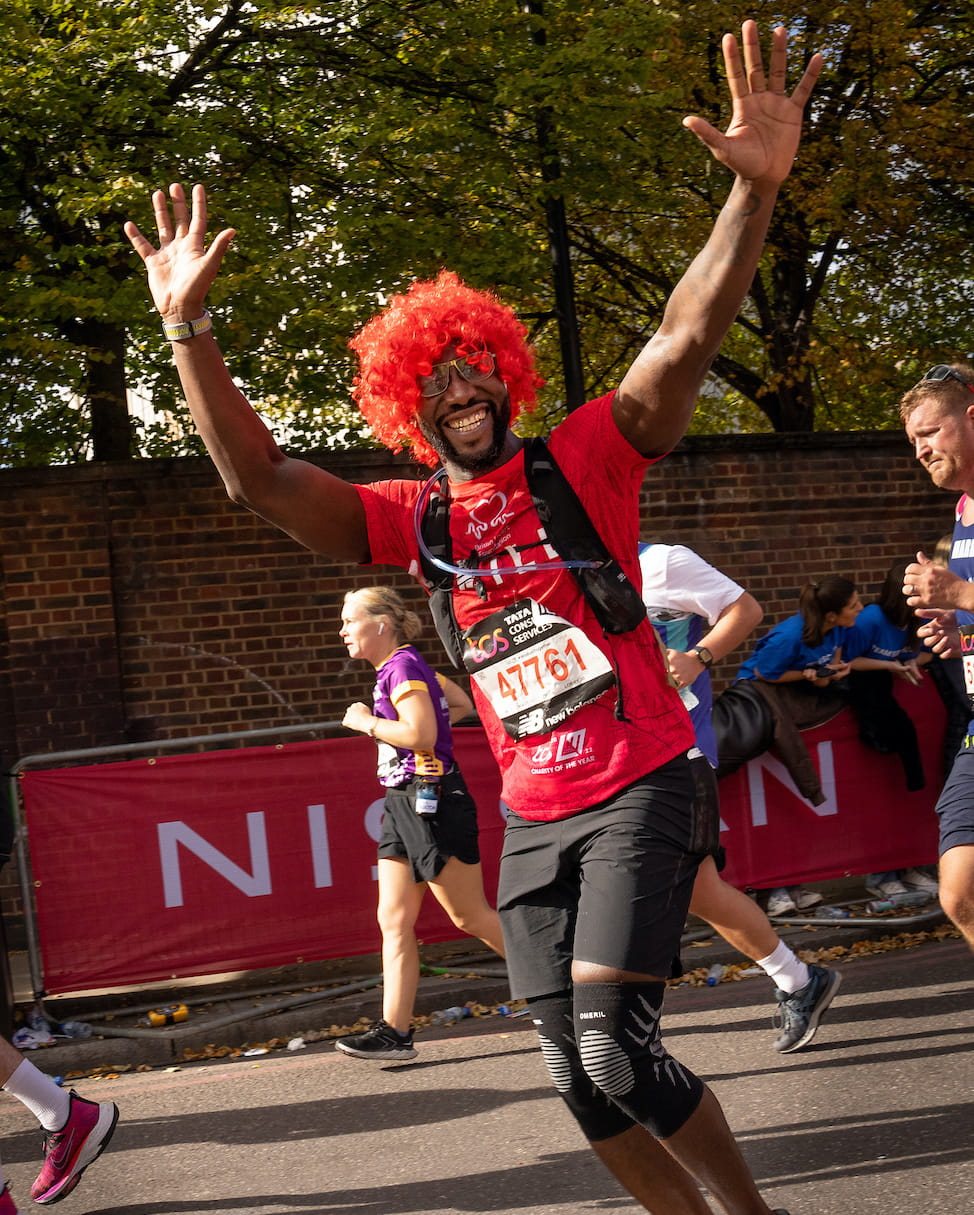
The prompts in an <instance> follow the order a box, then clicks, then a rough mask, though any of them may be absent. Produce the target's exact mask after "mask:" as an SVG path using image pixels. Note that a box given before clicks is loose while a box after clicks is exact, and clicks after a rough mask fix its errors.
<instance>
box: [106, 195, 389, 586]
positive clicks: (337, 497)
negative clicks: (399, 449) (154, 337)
mask: <svg viewBox="0 0 974 1215" xmlns="http://www.w3.org/2000/svg"><path fill="white" fill-rule="evenodd" d="M169 193H170V198H171V199H172V217H171V218H170V215H169V207H168V205H167V202H166V197H165V195H164V194H163V193H162V191H161V190H160V191H156V193H155V194H154V195H153V208H154V211H155V218H156V226H157V229H158V233H159V247H158V248H155V247H154V246H153V245H152V244H151V243H150V242H149V241H148V240H146V238H145V237H144V236H143V235H142V233H141V232H140V231H139V229H138V228H137V227H136V225H135V224H132V223H128V224H126V225H125V232H126V235H127V236H128V237H129V239H130V241H131V242H132V245H133V247H134V248H135V250H136V252H137V253H138V254H139V256H140V257H141V258H142V260H143V261H144V263H145V267H146V272H147V275H148V279H149V289H150V291H151V293H152V298H153V302H154V303H155V305H156V307H157V308H158V309H159V313H160V315H161V316H162V318H163V320H164V321H166V322H167V323H169V324H175V323H177V322H179V321H193V320H196V319H197V318H199V317H200V316H201V315H202V313H203V309H204V306H205V300H206V294H207V291H208V290H209V288H210V286H211V285H212V283H213V280H214V279H215V278H216V275H217V272H218V270H219V267H220V264H221V262H222V260H223V256H224V254H225V252H226V250H227V248H228V247H229V244H230V241H231V239H232V237H233V231H232V230H229V229H228V230H225V231H223V232H220V233H219V234H218V235H217V236H216V237H215V238H214V240H213V241H212V242H211V244H210V246H209V248H205V247H204V240H205V236H206V194H205V192H204V190H203V187H202V186H196V187H195V188H194V190H193V209H192V215H190V212H189V208H188V207H187V203H186V198H185V195H184V194H183V190H182V187H181V186H178V185H173V186H171V187H170V191H169ZM173 353H174V357H175V361H176V370H177V372H178V373H179V379H180V383H181V385H182V389H183V393H184V395H185V397H186V403H187V405H188V406H189V409H190V412H191V413H192V415H193V420H194V422H195V423H196V427H197V429H198V430H199V433H200V437H201V438H202V440H203V442H204V443H205V444H206V449H207V451H208V452H209V453H210V456H211V457H212V459H213V462H214V464H216V467H217V469H218V471H219V473H220V476H221V477H222V478H223V483H224V485H225V486H226V488H227V493H228V494H229V496H230V497H231V498H232V499H233V501H234V502H238V503H240V504H241V505H242V506H246V507H247V508H248V509H249V510H252V511H253V512H254V513H255V514H257V515H260V516H261V518H263V519H266V520H267V521H268V522H269V523H273V524H275V525H276V526H277V527H279V528H281V529H282V530H283V531H285V532H287V533H288V535H290V536H293V537H294V539H295V540H297V541H299V542H300V543H301V544H303V545H305V546H306V547H307V548H309V549H312V550H313V551H314V552H318V553H323V554H325V555H326V556H330V557H334V558H335V559H336V560H339V561H349V562H364V561H367V560H368V559H369V556H370V554H369V543H368V533H367V529H366V523H365V511H364V509H363V507H362V504H361V501H360V499H359V496H358V492H357V491H356V489H355V487H354V486H353V485H350V484H349V483H348V482H347V481H343V480H342V479H341V478H339V477H335V476H333V475H332V474H331V473H328V472H325V470H324V469H321V468H318V467H317V466H316V465H314V464H310V463H308V462H307V461H305V460H296V459H294V458H292V457H290V456H286V455H285V454H284V452H282V451H281V449H280V447H278V445H277V443H276V442H275V440H274V437H273V436H272V435H271V433H270V431H269V430H268V429H267V427H266V426H265V425H264V423H263V421H262V420H261V419H260V418H259V417H258V416H257V414H256V413H255V412H254V410H253V408H252V407H251V405H250V402H249V401H248V400H247V398H246V397H245V396H244V394H243V393H242V392H241V391H240V389H239V388H238V387H237V386H236V384H234V382H233V379H232V377H231V375H230V372H229V370H228V369H227V366H226V363H225V362H224V360H223V356H222V354H221V353H220V348H219V346H218V345H217V343H216V339H215V337H214V336H213V332H212V331H210V332H207V333H202V334H200V335H199V336H197V337H191V338H186V339H184V340H182V341H175V342H173Z"/></svg>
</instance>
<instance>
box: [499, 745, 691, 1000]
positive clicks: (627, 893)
mask: <svg viewBox="0 0 974 1215" xmlns="http://www.w3.org/2000/svg"><path fill="white" fill-rule="evenodd" d="M694 802H695V798H694V782H693V777H692V774H691V770H690V763H689V760H688V759H687V757H686V756H679V757H678V758H677V759H675V760H672V761H671V762H670V763H668V764H665V765H664V766H663V767H661V768H658V769H656V771H655V772H652V773H650V774H649V775H648V776H645V777H643V778H642V779H641V780H639V781H636V782H635V783H634V784H632V785H629V786H627V787H626V788H625V789H622V790H621V791H620V792H619V793H617V794H615V795H614V796H613V797H612V798H610V799H608V800H607V801H605V802H602V803H600V804H598V805H596V806H593V807H591V808H589V809H587V810H582V811H580V812H579V813H578V814H574V815H572V816H571V817H570V818H565V819H560V820H558V821H557V822H531V821H528V820H527V819H523V818H520V817H519V816H517V815H516V814H513V813H512V814H511V815H510V816H509V817H508V820H507V830H506V833H505V837H504V851H503V856H502V858H501V874H500V885H499V889H498V894H497V910H498V912H499V913H500V918H501V925H502V927H503V930H504V942H505V946H506V952H507V967H508V974H509V976H510V980H511V994H512V995H513V996H514V997H516V998H518V997H523V998H528V999H530V998H532V997H539V996H544V995H550V994H553V993H555V992H560V991H567V990H568V989H569V988H570V987H571V964H572V960H573V959H578V960H579V961H582V962H592V963H597V964H599V965H603V966H609V967H613V968H616V969H619V970H628V971H632V972H634V973H637V974H643V975H653V976H657V977H660V978H667V977H669V976H671V975H678V974H680V973H681V970H680V963H679V951H680V937H681V935H682V933H683V927H684V924H685V922H686V917H687V910H688V908H689V905H690V894H691V892H692V889H693V880H694V877H695V876H696V872H697V865H698V864H699V862H700V860H701V853H699V852H695V851H692V848H693V846H694V843H695V842H696V841H697V840H698V839H699V836H700V832H699V831H698V829H697V828H696V827H695V824H694Z"/></svg>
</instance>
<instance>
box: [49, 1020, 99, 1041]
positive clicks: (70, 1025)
mask: <svg viewBox="0 0 974 1215" xmlns="http://www.w3.org/2000/svg"><path fill="white" fill-rule="evenodd" d="M93 1032H94V1031H93V1030H92V1028H91V1026H90V1025H89V1024H88V1022H87V1021H62V1022H61V1024H60V1025H59V1026H58V1033H59V1034H62V1035H63V1036H64V1037H65V1038H90V1037H91V1035H92V1033H93Z"/></svg>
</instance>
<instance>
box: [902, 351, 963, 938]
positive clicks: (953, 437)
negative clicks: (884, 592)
mask: <svg viewBox="0 0 974 1215" xmlns="http://www.w3.org/2000/svg"><path fill="white" fill-rule="evenodd" d="M900 417H901V418H902V419H903V421H904V423H905V425H906V435H907V438H908V439H909V440H910V442H911V443H912V444H913V453H914V455H915V456H916V458H917V459H918V460H919V461H920V463H921V464H922V465H923V467H924V468H925V469H926V470H927V472H928V473H929V474H930V477H931V480H932V481H933V483H934V485H939V486H940V488H941V489H949V490H952V491H953V492H954V493H960V494H961V498H960V501H959V502H958V503H957V509H956V512H955V516H954V519H955V523H954V536H953V541H952V544H951V550H950V562H949V565H948V567H947V568H946V569H944V568H943V566H940V565H936V564H934V562H933V561H930V560H929V559H928V558H927V557H926V556H925V555H924V554H923V553H917V559H916V561H915V562H913V563H912V564H910V565H908V566H907V567H906V573H905V574H904V577H903V593H904V595H906V597H907V603H908V604H909V605H910V607H912V608H914V609H915V610H916V612H917V615H918V616H922V617H924V619H925V623H924V624H923V625H921V626H920V629H919V635H920V636H921V637H922V638H923V639H924V641H925V642H926V644H927V645H929V646H930V648H931V649H932V650H933V651H934V653H935V654H939V655H940V656H941V657H942V658H951V657H955V656H956V655H958V654H959V655H960V656H961V657H962V658H963V662H964V681H965V683H966V685H967V694H968V698H969V699H971V698H972V693H974V585H972V583H974V368H972V367H971V366H970V365H969V364H967V363H954V364H951V365H949V366H948V365H947V364H940V365H938V366H937V367H933V368H931V370H930V371H928V372H927V373H926V375H925V376H924V377H923V379H922V380H920V382H919V383H918V384H916V385H914V387H913V388H911V389H910V391H909V392H907V393H906V395H905V396H904V397H903V399H902V400H901V402H900ZM972 704H974V699H972ZM937 815H938V817H939V819H940V903H941V906H942V907H943V909H944V911H945V912H946V913H947V914H948V915H949V916H950V918H951V919H952V920H953V921H954V923H955V924H956V925H957V927H958V928H959V929H960V930H961V932H962V933H963V934H964V936H965V938H966V939H967V943H968V944H969V945H970V946H971V948H972V949H974V722H972V723H971V724H970V725H968V727H967V735H966V737H965V738H964V740H963V742H962V743H961V748H960V751H959V753H958V755H957V758H956V759H955V761H954V766H953V767H952V768H951V771H950V776H949V777H948V778H947V783H946V785H944V788H943V792H942V793H941V795H940V800H939V801H938V802H937Z"/></svg>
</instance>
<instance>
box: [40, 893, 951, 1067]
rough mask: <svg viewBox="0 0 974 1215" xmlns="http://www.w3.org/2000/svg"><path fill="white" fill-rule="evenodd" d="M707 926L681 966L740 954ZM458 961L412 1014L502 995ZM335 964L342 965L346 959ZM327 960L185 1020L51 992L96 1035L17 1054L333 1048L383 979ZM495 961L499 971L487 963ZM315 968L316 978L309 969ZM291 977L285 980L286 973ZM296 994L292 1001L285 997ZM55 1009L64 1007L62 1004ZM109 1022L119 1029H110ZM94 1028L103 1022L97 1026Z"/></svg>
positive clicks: (115, 1058)
mask: <svg viewBox="0 0 974 1215" xmlns="http://www.w3.org/2000/svg"><path fill="white" fill-rule="evenodd" d="M945 918H946V917H945V916H944V915H943V912H941V911H939V910H934V911H931V912H930V913H928V914H927V916H926V917H925V923H924V924H923V926H922V927H923V929H929V928H931V927H933V926H934V924H935V923H937V922H941V921H943V920H944V919H945ZM903 922H904V921H903V918H902V917H892V918H889V919H883V918H876V919H870V920H828V919H823V920H821V921H817V922H815V921H810V922H809V921H803V922H794V921H791V922H790V921H788V920H774V921H772V923H773V925H774V927H775V930H776V931H777V933H778V935H779V936H780V937H781V938H782V940H784V941H785V942H786V943H787V944H788V945H789V946H790V947H791V948H792V949H794V950H795V951H796V952H805V951H818V950H828V949H833V948H835V947H836V946H845V947H849V946H851V945H853V944H854V943H855V942H856V941H865V940H880V939H882V938H883V937H885V936H889V935H896V934H897V933H899V932H901V931H902V926H903ZM705 929H706V926H704V925H702V924H701V925H700V927H698V928H694V926H693V924H692V923H691V924H690V925H688V934H687V936H685V937H684V943H683V949H682V959H683V966H684V970H685V971H686V972H691V971H694V970H697V969H699V968H704V969H706V968H709V967H710V966H712V965H714V964H715V963H721V964H723V965H731V964H740V963H741V962H742V961H744V959H743V957H742V955H741V954H740V953H738V952H737V951H736V950H735V949H733V948H732V947H731V946H730V945H729V944H728V943H727V942H726V941H724V940H723V939H722V938H721V937H719V936H717V935H716V934H713V933H712V930H711V931H710V935H707V936H704V937H701V939H697V940H694V939H692V938H694V937H697V936H698V934H703V933H704V931H705ZM688 938H690V939H688ZM461 961H462V962H467V965H466V966H461V965H459V964H457V963H456V962H450V961H445V962H444V964H445V965H447V966H449V967H450V973H449V974H443V975H435V974H434V975H428V974H425V975H423V976H422V977H421V978H420V982H419V987H418V990H417V995H416V1004H415V1012H416V1014H417V1016H424V1015H429V1014H430V1013H432V1012H434V1011H435V1010H436V1009H442V1008H450V1007H452V1006H453V1005H462V1004H466V1003H468V1002H470V1003H476V1004H480V1005H483V1006H485V1007H487V1008H491V1007H492V1006H495V1005H497V1004H502V1003H503V1004H506V1003H509V1002H510V999H511V996H510V988H509V985H508V980H507V977H506V974H504V973H503V969H502V965H501V964H500V962H499V960H498V959H497V958H496V957H495V956H494V955H493V954H490V955H483V956H482V958H480V959H478V958H469V959H467V958H464V959H461ZM478 963H479V965H478ZM336 965H338V966H347V965H348V963H347V962H346V963H336ZM325 968H326V964H324V963H319V964H317V965H311V966H308V965H305V966H294V967H282V968H277V970H275V972H274V974H275V976H277V977H280V978H281V979H282V982H281V984H279V985H278V987H277V989H276V995H275V994H261V993H259V992H256V993H255V992H254V991H253V990H251V991H250V992H248V990H247V983H246V982H245V981H244V977H243V976H241V977H240V979H239V980H238V982H237V983H236V985H235V987H234V988H230V984H228V983H226V982H223V983H220V984H217V985H216V987H215V989H214V990H213V991H212V994H211V995H210V996H209V998H208V997H207V995H206V994H205V992H206V988H205V986H203V987H200V988H199V990H200V991H202V992H203V993H204V994H203V995H202V997H199V998H196V999H194V1001H193V1002H192V1003H190V1004H189V1010H190V1011H189V1018H188V1020H187V1021H186V1022H182V1023H178V1024H176V1025H169V1026H161V1027H160V1028H159V1029H149V1028H142V1027H140V1026H138V1025H137V1024H136V1023H137V1021H138V1020H139V1017H140V1014H141V1012H142V1011H144V1009H145V1008H146V1007H148V1006H147V1005H144V1004H142V1005H140V1006H139V1007H138V1008H125V1007H120V1008H118V1007H117V1008H116V1009H115V1010H114V1011H113V1010H112V1006H111V1004H109V1003H107V1000H108V999H109V998H111V999H113V1000H114V1001H115V1004H116V1005H118V1004H119V1003H120V1002H121V1001H120V998H119V997H118V996H114V997H106V996H104V995H97V994H96V995H95V996H91V997H88V998H87V999H85V998H75V999H64V1000H61V999H58V1000H51V1001H49V1002H48V1004H47V1008H48V1011H52V1006H53V1005H55V1004H57V1005H62V1004H63V1005H65V1006H66V1007H68V1008H69V1009H70V1012H65V1013H64V1014H63V1019H64V1020H68V1019H72V1020H82V1021H84V1020H88V1021H89V1022H90V1023H91V1024H92V1026H93V1028H94V1030H95V1035H96V1036H94V1037H91V1038H87V1039H77V1038H72V1039H59V1040H58V1041H57V1044H56V1045H54V1046H49V1047H41V1048H39V1049H37V1050H33V1051H25V1052H24V1054H25V1057H29V1058H30V1059H31V1061H32V1062H33V1063H34V1064H35V1065H36V1066H38V1067H39V1068H40V1069H41V1070H42V1071H44V1072H47V1073H48V1074H49V1075H54V1076H61V1077H65V1078H66V1079H70V1078H73V1077H74V1076H75V1075H76V1074H78V1073H90V1072H96V1071H97V1072H105V1071H115V1070H126V1071H129V1070H132V1069H134V1068H138V1067H146V1068H152V1067H167V1066H173V1065H183V1064H187V1065H188V1064H189V1063H193V1062H197V1061H199V1062H205V1061H207V1059H206V1058H204V1059H200V1058H199V1055H200V1053H201V1052H204V1051H207V1050H208V1049H209V1050H212V1051H213V1052H214V1053H213V1054H211V1055H209V1056H207V1058H219V1057H220V1056H219V1055H217V1054H216V1053H215V1048H229V1049H233V1050H240V1049H246V1048H248V1047H257V1046H259V1045H261V1044H266V1043H269V1042H270V1041H272V1040H274V1039H278V1040H289V1039H292V1038H295V1037H303V1036H305V1035H312V1034H313V1035H314V1037H313V1038H312V1039H311V1041H310V1042H309V1045H311V1044H312V1043H314V1044H318V1043H319V1042H322V1041H324V1044H325V1049H331V1047H330V1045H329V1044H328V1042H327V1040H326V1039H327V1037H330V1036H331V1034H330V1033H329V1031H330V1030H332V1028H333V1027H341V1028H346V1027H349V1026H353V1025H355V1024H356V1023H357V1022H358V1021H360V1020H362V1019H367V1020H370V1021H371V1020H375V1019H376V1018H377V1017H378V1016H379V1015H380V1014H381V1006H382V989H381V985H380V982H379V975H378V974H374V975H373V976H371V977H370V978H368V979H361V976H358V978H359V979H361V989H360V990H358V991H355V990H352V991H349V990H348V988H349V986H350V985H352V986H354V985H358V984H356V982H355V980H352V983H351V984H349V983H347V982H346V983H345V984H343V985H342V986H341V987H336V988H335V990H342V991H344V992H345V993H346V994H342V995H336V996H331V995H329V989H328V988H327V987H325V986H323V985H322V978H321V972H322V971H324V970H325ZM495 971H496V972H497V973H490V972H495ZM315 972H317V982H316V981H315V978H314V977H313V976H314V975H315ZM458 972H465V973H458ZM481 972H487V973H481ZM262 975H263V977H266V973H265V972H257V973H256V974H254V972H251V973H249V974H248V975H247V976H246V978H247V979H249V980H251V981H253V980H254V979H255V978H256V979H258V980H259V979H260V977H262ZM289 980H291V981H293V983H289ZM325 981H326V982H327V981H329V980H325ZM251 985H252V984H251ZM228 988H230V990H228ZM185 994H186V993H185V990H183V991H180V989H169V990H163V991H160V990H153V991H152V992H151V993H149V992H136V993H130V994H129V997H128V998H134V997H142V998H143V999H144V998H145V996H146V995H149V996H150V998H151V999H152V1000H153V1001H154V1003H153V1004H152V1005H151V1006H152V1007H156V1006H158V1007H162V1006H165V1005H167V1004H174V1003H179V1002H180V1000H181V999H183V998H184V997H185ZM295 1001H300V1003H299V1004H297V1005H296V1006H294V1007H286V1005H287V1004H289V1003H291V1004H293V1003H294V1002H295ZM57 1015H58V1016H60V1015H62V1014H61V1012H60V1009H59V1011H58V1014H57ZM113 1029H114V1030H116V1031H117V1032H116V1033H112V1032H111V1030H113ZM101 1030H105V1031H106V1032H105V1033H104V1034H101V1033H100V1032H99V1031H101ZM418 1032H419V1034H420V1035H421V1034H422V1033H423V1032H424V1031H423V1029H422V1028H420V1029H419V1030H418ZM184 1052H188V1053H189V1054H190V1055H196V1056H197V1059H187V1058H186V1054H185V1053H184Z"/></svg>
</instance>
